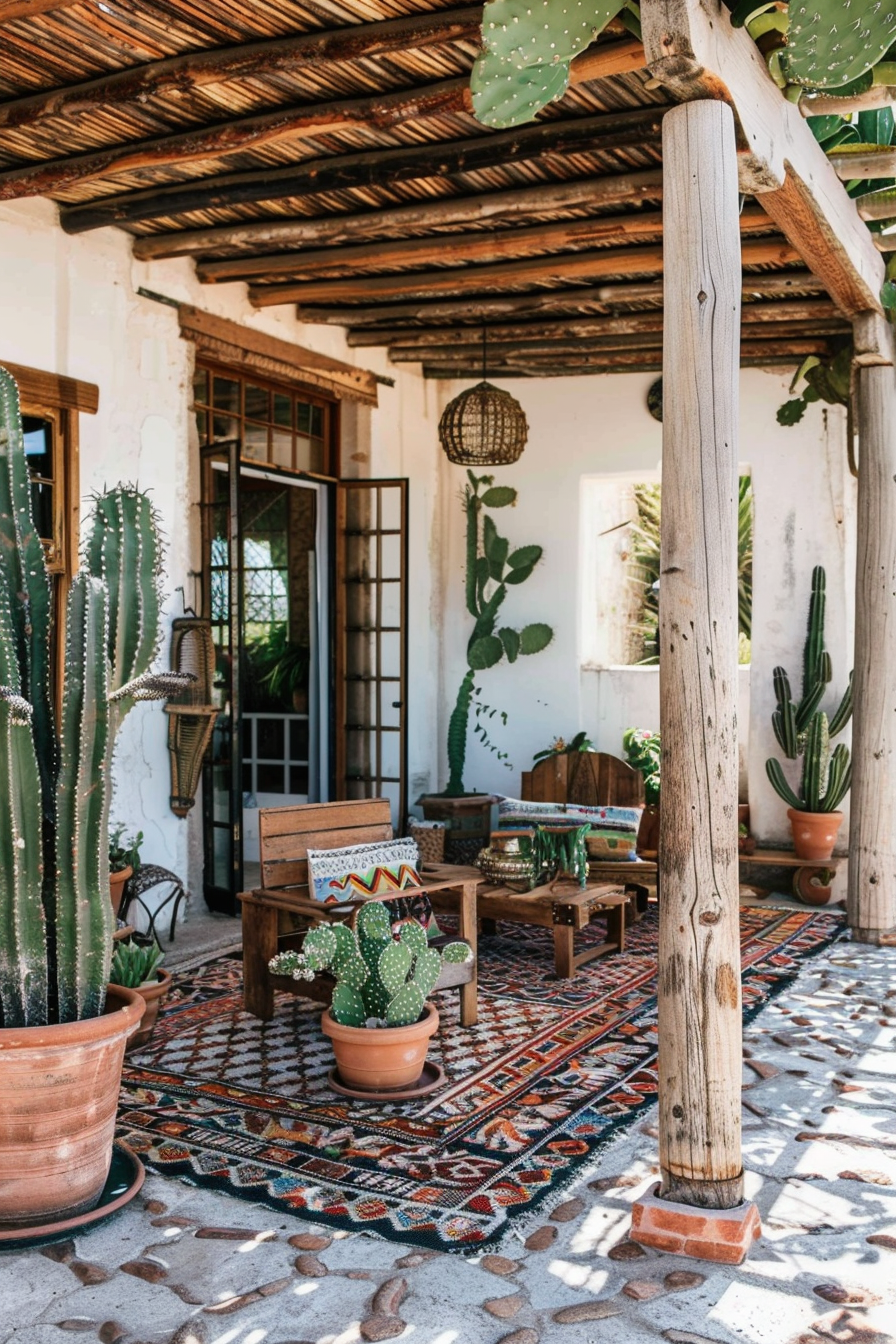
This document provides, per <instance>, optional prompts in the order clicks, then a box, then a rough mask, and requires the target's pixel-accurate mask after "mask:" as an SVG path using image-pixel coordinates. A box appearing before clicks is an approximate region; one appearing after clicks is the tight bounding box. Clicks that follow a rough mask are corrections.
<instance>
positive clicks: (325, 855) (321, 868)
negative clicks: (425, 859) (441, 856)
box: [308, 840, 420, 905]
mask: <svg viewBox="0 0 896 1344" xmlns="http://www.w3.org/2000/svg"><path fill="white" fill-rule="evenodd" d="M418 863H419V855H418V851H417V846H416V845H415V844H414V842H413V840H380V841H376V842H374V843H373V844H366V845H347V846H346V847H345V848H344V849H309V851H308V892H309V895H310V896H311V897H312V898H313V899H314V900H315V901H323V902H324V904H326V905H333V904H335V903H341V902H345V901H364V900H367V899H368V898H369V897H371V896H383V895H385V894H386V893H387V892H394V893H395V894H396V895H398V893H399V892H401V891H403V890H404V888H405V887H419V886H420V878H419V876H418V873H417V865H418Z"/></svg>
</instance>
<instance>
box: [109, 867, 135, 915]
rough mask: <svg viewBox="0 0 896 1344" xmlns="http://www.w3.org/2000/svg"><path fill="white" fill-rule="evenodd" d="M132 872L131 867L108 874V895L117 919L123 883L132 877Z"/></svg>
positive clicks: (122, 893)
mask: <svg viewBox="0 0 896 1344" xmlns="http://www.w3.org/2000/svg"><path fill="white" fill-rule="evenodd" d="M133 875H134V870H133V868H131V867H128V868H119V870H118V872H117V873H110V874H109V895H110V896H111V898H112V909H113V910H114V912H115V918H116V919H117V918H118V912H119V910H120V909H121V898H122V896H123V895H124V888H125V883H126V882H127V880H128V878H129V877H133Z"/></svg>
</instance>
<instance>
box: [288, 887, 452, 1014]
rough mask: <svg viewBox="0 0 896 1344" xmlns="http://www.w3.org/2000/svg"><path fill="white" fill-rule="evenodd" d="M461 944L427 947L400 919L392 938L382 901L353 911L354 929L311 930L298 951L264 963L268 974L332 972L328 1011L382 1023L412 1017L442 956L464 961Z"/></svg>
mask: <svg viewBox="0 0 896 1344" xmlns="http://www.w3.org/2000/svg"><path fill="white" fill-rule="evenodd" d="M471 956H472V953H471V951H470V948H469V947H468V946H467V944H466V943H463V942H457V943H449V944H448V946H447V947H446V948H445V950H444V953H440V952H438V951H436V950H435V949H434V948H431V947H430V946H429V941H428V939H427V936H426V931H425V930H424V928H423V927H422V925H421V924H418V923H417V922H416V921H410V922H408V923H406V924H402V926H401V929H400V931H399V935H398V937H397V938H396V937H394V936H393V933H392V926H391V923H390V921H389V913H388V910H387V909H386V907H385V904H384V903H383V902H382V901H369V902H367V903H365V904H364V905H362V907H361V909H360V910H359V912H358V916H357V920H356V923H355V929H354V931H353V930H351V929H350V928H349V927H348V925H347V924H336V925H325V926H322V927H320V928H317V929H312V930H311V932H310V933H308V934H307V935H306V937H305V942H304V944H303V946H302V950H301V952H281V953H279V954H278V955H277V956H276V957H273V958H272V959H271V961H270V962H269V967H270V970H271V971H272V972H273V974H274V975H290V976H292V978H293V979H294V980H313V979H314V976H315V975H316V974H317V973H318V972H319V971H324V970H329V971H332V972H333V974H334V975H335V976H336V988H335V990H334V991H333V1002H332V1004H331V1005H330V1012H331V1013H332V1015H333V1017H334V1018H335V1019H336V1021H337V1022H341V1023H342V1024H343V1026H347V1027H363V1026H365V1025H366V1024H367V1023H368V1022H370V1021H374V1022H376V1023H377V1024H378V1025H382V1026H387V1027H400V1026H407V1025H409V1024H410V1023H412V1022H416V1021H417V1020H418V1018H419V1017H420V1014H421V1013H422V1012H423V1009H424V1007H425V1006H426V1000H427V998H428V997H429V995H430V994H431V993H432V991H433V990H434V989H435V987H436V984H437V983H438V979H439V973H440V971H441V968H442V960H443V958H444V960H445V961H450V962H453V963H457V962H465V961H469V960H470V958H471Z"/></svg>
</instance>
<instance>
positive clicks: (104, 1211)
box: [0, 1140, 146, 1251]
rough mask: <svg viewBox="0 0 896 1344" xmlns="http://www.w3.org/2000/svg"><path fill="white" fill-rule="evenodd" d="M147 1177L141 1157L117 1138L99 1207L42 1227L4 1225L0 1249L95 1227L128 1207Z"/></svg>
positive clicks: (33, 1243)
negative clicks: (5, 1226)
mask: <svg viewBox="0 0 896 1344" xmlns="http://www.w3.org/2000/svg"><path fill="white" fill-rule="evenodd" d="M145 1179H146V1172H145V1170H144V1168H143V1163H142V1162H141V1161H140V1159H139V1157H137V1156H136V1155H135V1154H134V1153H132V1152H131V1150H130V1148H128V1146H127V1145H126V1144H124V1143H121V1142H120V1141H119V1140H116V1141H115V1144H114V1146H113V1148H112V1165H111V1167H110V1168H109V1175H108V1176H107V1177H106V1184H105V1185H104V1186H103V1193H102V1194H101V1195H100V1202H99V1204H97V1206H96V1208H95V1209H90V1210H88V1212H87V1213H79V1214H78V1215H77V1217H75V1218H63V1219H61V1220H60V1221H59V1222H54V1223H43V1224H42V1225H41V1226H39V1227H8V1228H2V1229H0V1250H2V1251H17V1250H22V1249H24V1248H25V1247H27V1246H36V1245H39V1244H42V1243H46V1242H51V1241H59V1240H61V1239H64V1238H66V1237H68V1236H69V1234H70V1233H72V1232H80V1230H81V1229H82V1228H85V1227H93V1226H94V1224H96V1223H101V1222H102V1221H103V1219H104V1218H108V1217H110V1216H111V1215H112V1214H113V1213H117V1212H118V1210H119V1209H122V1208H124V1206H125V1204H129V1203H130V1202H131V1200H132V1199H133V1198H134V1196H135V1195H136V1194H138V1193H139V1192H140V1189H141V1187H142V1185H143V1182H144V1180H145Z"/></svg>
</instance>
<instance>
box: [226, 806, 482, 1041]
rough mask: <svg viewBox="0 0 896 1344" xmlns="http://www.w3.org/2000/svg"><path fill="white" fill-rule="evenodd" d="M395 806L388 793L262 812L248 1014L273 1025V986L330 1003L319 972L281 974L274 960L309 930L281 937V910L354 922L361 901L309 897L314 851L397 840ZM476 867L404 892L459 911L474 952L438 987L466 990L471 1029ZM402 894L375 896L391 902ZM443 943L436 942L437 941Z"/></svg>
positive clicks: (247, 918)
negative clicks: (309, 976) (298, 976)
mask: <svg viewBox="0 0 896 1344" xmlns="http://www.w3.org/2000/svg"><path fill="white" fill-rule="evenodd" d="M390 817H391V813H390V808H389V803H388V801H387V800H386V799H385V798H372V799H368V800H365V801H362V802H340V803H310V804H305V805H303V806H299V807H268V808H262V809H261V810H260V812H259V817H258V823H259V835H260V840H261V881H262V885H261V886H260V887H259V888H257V889H256V890H255V891H247V892H243V893H242V895H241V896H240V901H241V902H242V907H243V911H242V922H243V1006H244V1007H245V1010H246V1012H247V1013H252V1014H253V1015H254V1016H255V1017H260V1018H261V1019H262V1020H263V1021H265V1022H267V1021H268V1020H269V1019H270V1018H271V1017H273V1015H274V990H275V989H279V990H285V991H287V992H288V993H292V994H302V995H304V996H305V997H306V998H311V999H317V1000H319V1001H320V1002H323V1003H329V1000H330V997H331V995H332V982H331V981H330V979H329V978H328V977H325V976H318V977H317V978H316V979H315V980H313V981H310V982H309V981H304V980H302V981H296V980H293V979H292V978H291V977H289V976H282V975H281V976H275V975H272V974H271V972H270V971H269V970H268V962H269V961H270V959H271V957H273V956H274V955H275V954H276V953H277V952H278V951H279V950H281V949H282V948H284V947H297V946H300V945H301V942H302V939H303V937H304V931H303V932H301V933H296V932H290V933H287V934H285V935H282V936H281V934H280V927H279V926H280V916H281V913H286V914H288V915H298V916H300V917H301V918H302V919H304V920H307V921H308V924H309V926H313V925H315V924H322V923H336V922H339V923H346V922H350V921H351V920H352V919H353V917H354V915H355V914H356V913H357V910H358V908H359V907H358V903H357V902H351V903H346V904H344V905H324V904H323V903H322V902H320V901H315V900H312V899H311V898H310V896H309V895H308V858H307V855H308V850H309V849H338V848H341V847H342V846H343V845H361V844H367V843H371V842H375V841H377V840H391V839H392V825H391V820H390ZM480 880H481V877H480V874H479V873H478V872H477V871H475V870H474V871H473V872H472V873H470V872H468V871H467V870H460V871H459V870H457V869H451V870H449V871H448V872H447V874H446V876H445V877H444V878H437V879H435V880H434V881H426V882H424V883H423V885H422V886H420V887H406V888H405V889H404V890H403V891H401V892H400V893H398V894H399V895H401V896H416V895H420V894H421V893H423V894H425V895H427V896H428V897H429V900H430V902H431V904H432V908H433V910H434V911H435V912H436V913H437V914H449V915H455V916H456V917H457V920H458V933H459V936H460V937H461V938H463V939H464V940H465V941H466V942H467V943H469V945H470V947H471V948H472V950H473V959H472V961H471V962H467V963H463V964H460V963H454V964H448V963H446V964H445V965H444V966H443V967H442V974H441V976H440V978H439V983H438V985H437V986H436V988H437V989H449V988H453V987H455V986H456V987H458V988H459V989H460V1020H461V1025H462V1026H465V1027H471V1026H473V1025H475V1023H476V1018H477V986H476V975H477V964H476V943H477V922H476V886H477V883H478V882H479V881H480ZM395 895H396V893H391V894H390V895H387V896H382V897H374V898H373V899H375V900H391V899H394V898H395ZM435 946H438V943H437V942H436V943H435Z"/></svg>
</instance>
